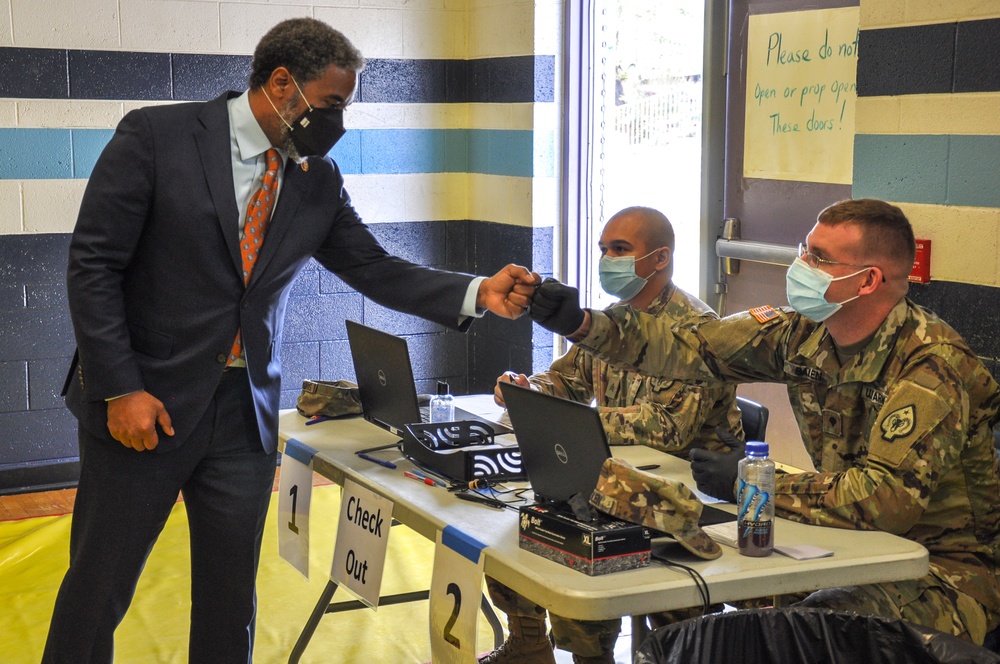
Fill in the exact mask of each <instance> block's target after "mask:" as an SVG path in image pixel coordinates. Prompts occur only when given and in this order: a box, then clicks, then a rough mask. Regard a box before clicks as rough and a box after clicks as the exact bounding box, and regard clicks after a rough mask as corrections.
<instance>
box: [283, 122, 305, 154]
mask: <svg viewBox="0 0 1000 664" xmlns="http://www.w3.org/2000/svg"><path fill="white" fill-rule="evenodd" d="M281 147H282V148H284V150H285V152H286V153H287V154H288V158H289V159H291V160H292V161H294V162H295V163H299V162H301V161H304V158H303V156H302V155H301V154H299V150H298V148H296V147H295V143H293V142H292V135H291V133H290V132H289V131H288V127H282V128H281Z"/></svg>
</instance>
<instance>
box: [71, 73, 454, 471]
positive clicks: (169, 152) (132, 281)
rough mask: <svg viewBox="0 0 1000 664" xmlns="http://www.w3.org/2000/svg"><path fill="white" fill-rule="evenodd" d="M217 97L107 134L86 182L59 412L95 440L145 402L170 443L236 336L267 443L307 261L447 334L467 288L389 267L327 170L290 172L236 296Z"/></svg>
mask: <svg viewBox="0 0 1000 664" xmlns="http://www.w3.org/2000/svg"><path fill="white" fill-rule="evenodd" d="M233 94H235V93H228V94H226V95H223V96H221V97H219V98H218V99H215V100H212V101H210V102H205V103H186V104H176V105H169V106H159V107H150V108H144V109H140V110H136V111H132V112H130V113H129V114H128V115H126V116H125V118H124V119H123V120H122V122H121V123H120V124H119V126H118V129H117V131H116V132H115V135H114V137H113V138H112V139H111V141H110V143H108V145H107V147H106V148H105V149H104V152H103V153H102V154H101V156H100V158H99V159H98V161H97V164H96V166H95V168H94V171H93V174H92V175H91V177H90V181H89V183H88V185H87V190H86V193H85V194H84V197H83V203H82V205H81V208H80V216H79V218H78V220H77V224H76V228H75V230H74V232H73V238H72V242H71V244H70V253H69V270H68V275H67V282H68V289H69V304H70V312H71V315H72V319H73V327H74V330H75V333H76V341H77V356H78V363H77V364H76V366H75V368H74V369H71V370H70V374H71V375H70V376H69V378H68V383H67V394H66V403H67V405H68V406H69V408H70V410H71V411H72V412H73V413H74V414H75V415H76V417H77V419H78V420H79V422H80V425H81V426H84V427H86V428H87V429H88V430H89V431H90V432H91V433H93V434H96V435H103V436H108V435H109V434H108V430H107V407H106V403H105V399H107V398H110V397H114V396H120V395H123V394H127V393H130V392H133V391H136V390H139V389H145V390H146V391H148V392H149V393H151V394H152V395H153V396H155V397H157V398H158V399H160V400H161V401H162V402H163V403H164V405H165V407H166V409H167V412H168V413H169V414H170V416H171V418H172V421H173V426H174V430H175V435H174V436H173V437H167V436H163V435H161V436H160V443H159V446H158V447H157V449H158V450H160V451H169V450H171V449H173V448H174V447H176V446H178V445H180V444H182V443H183V442H184V440H185V438H186V437H187V436H188V435H189V434H190V432H191V430H192V429H193V428H194V426H195V425H196V424H197V423H198V421H199V420H200V418H201V416H202V415H203V414H204V411H205V409H206V407H207V405H208V403H209V400H210V399H211V397H212V394H213V393H214V391H215V389H216V386H217V385H218V383H219V379H220V376H221V373H222V370H223V367H224V362H225V357H226V355H227V353H228V352H229V349H230V346H231V345H232V342H233V338H234V337H235V335H236V331H237V330H238V329H242V337H243V344H244V349H245V353H246V360H247V369H248V372H249V376H250V382H251V385H252V388H253V395H254V407H255V409H256V412H257V420H258V422H259V424H260V431H261V438H262V440H263V442H264V447H265V448H266V449H267V450H268V451H270V450H273V449H274V447H275V445H276V444H277V411H278V403H279V394H280V389H281V358H280V347H281V331H282V325H283V320H284V313H285V305H286V303H287V300H288V292H289V289H290V287H291V285H292V282H293V281H294V279H295V276H296V275H297V274H298V273H299V271H300V270H301V269H302V267H303V266H304V265H305V264H306V263H307V262H308V260H309V259H310V258H312V257H315V258H316V260H317V261H319V263H321V264H322V265H323V266H324V267H326V268H327V269H329V270H331V271H332V272H334V273H336V274H337V275H338V276H340V277H341V278H342V279H344V281H346V282H347V283H348V284H350V285H351V286H352V287H353V288H355V289H357V290H358V291H360V292H361V293H363V294H364V295H366V296H367V297H370V298H372V299H373V300H375V301H377V302H379V303H381V304H383V305H385V306H388V307H391V308H393V309H397V310H400V311H404V312H407V313H413V314H417V315H419V316H422V317H424V318H427V319H430V320H433V321H435V322H437V323H440V324H442V325H446V326H449V327H452V328H455V327H458V317H459V310H460V308H461V303H462V300H463V298H464V296H465V292H466V290H467V288H468V284H469V281H470V280H471V278H472V277H470V276H469V275H462V274H457V273H451V272H444V271H440V270H433V269H429V268H424V267H421V266H418V265H414V264H412V263H409V262H407V261H404V260H402V259H399V258H395V257H392V256H390V255H388V254H387V253H386V251H385V249H383V247H382V246H381V245H380V244H379V243H378V241H377V240H376V239H375V238H374V236H373V235H372V234H371V232H370V231H369V229H368V227H366V226H365V225H364V224H363V223H362V222H361V220H360V219H359V217H358V215H357V214H356V213H355V211H354V208H353V207H352V206H351V203H350V199H349V197H348V195H347V192H345V191H344V188H343V184H344V183H343V178H342V177H341V174H340V170H339V169H338V168H337V166H336V164H334V163H333V162H332V161H331V160H330V159H328V158H327V159H316V158H313V159H310V160H309V168H308V170H307V171H303V170H302V169H301V168H299V166H298V165H296V164H295V163H294V162H291V161H289V164H288V167H287V168H286V170H285V176H284V182H283V184H282V188H281V191H280V193H279V197H278V205H277V208H276V209H275V211H274V213H273V218H272V219H271V222H270V224H269V227H268V229H267V234H266V236H265V240H264V248H263V251H262V252H261V255H260V257H259V259H258V261H257V264H256V266H255V267H254V271H253V275H252V277H251V279H250V282H249V284H247V285H246V287H244V284H243V278H242V276H241V257H240V250H239V246H238V234H239V219H240V217H241V215H242V211H241V210H239V209H238V208H237V203H236V200H235V195H234V187H233V175H232V165H231V156H230V138H229V117H228V113H227V109H226V100H227V99H228V98H229V97H230V96H232V95H233Z"/></svg>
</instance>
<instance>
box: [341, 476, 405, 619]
mask: <svg viewBox="0 0 1000 664" xmlns="http://www.w3.org/2000/svg"><path fill="white" fill-rule="evenodd" d="M392 508H393V503H392V501H391V500H389V499H388V498H385V497H383V496H380V495H378V494H377V493H374V492H372V491H369V490H368V489H366V488H364V487H363V486H361V485H360V484H357V483H355V482H352V481H351V480H346V481H345V482H344V495H343V498H342V499H341V501H340V523H339V525H338V526H337V542H336V544H335V545H334V550H333V568H332V569H331V571H330V578H331V579H332V580H333V581H335V582H336V583H337V584H338V585H339V586H341V587H343V588H347V589H348V590H349V591H351V593H353V594H354V595H355V596H356V597H357V598H358V599H359V600H361V601H362V602H364V603H365V604H367V605H368V606H370V607H372V608H373V609H374V608H376V607H378V597H379V590H380V589H381V587H382V572H383V570H384V569H385V554H386V549H387V547H388V545H389V527H390V524H391V522H392Z"/></svg>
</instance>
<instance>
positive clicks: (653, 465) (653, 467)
mask: <svg viewBox="0 0 1000 664" xmlns="http://www.w3.org/2000/svg"><path fill="white" fill-rule="evenodd" d="M659 467H660V464H658V463H650V464H647V465H645V466H636V468H635V469H636V470H656V469H657V468H659Z"/></svg>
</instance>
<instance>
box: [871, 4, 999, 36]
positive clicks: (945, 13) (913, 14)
mask: <svg viewBox="0 0 1000 664" xmlns="http://www.w3.org/2000/svg"><path fill="white" fill-rule="evenodd" d="M985 18H1000V3H998V2H997V1H996V0H949V1H948V2H939V1H936V0H861V16H860V19H859V22H860V27H861V29H862V30H870V29H874V28H897V27H903V26H907V25H926V24H930V23H949V22H951V21H974V20H979V19H985Z"/></svg>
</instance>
